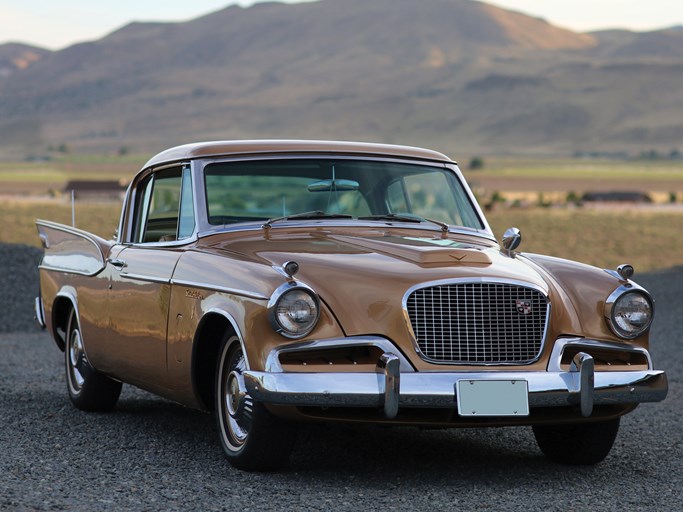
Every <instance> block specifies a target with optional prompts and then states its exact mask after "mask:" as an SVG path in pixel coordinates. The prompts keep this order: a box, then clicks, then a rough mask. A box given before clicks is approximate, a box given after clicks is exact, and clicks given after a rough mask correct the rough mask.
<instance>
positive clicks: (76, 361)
mask: <svg viewBox="0 0 683 512" xmlns="http://www.w3.org/2000/svg"><path fill="white" fill-rule="evenodd" d="M84 357H85V354H84V353H83V340H82V339H81V332H80V331H79V330H78V329H74V330H73V331H71V338H70V339H69V362H70V363H71V364H70V365H69V380H70V381H71V386H72V388H73V389H74V391H80V389H81V388H82V387H83V384H84V383H85V379H84V378H83V375H82V374H81V371H80V370H79V368H78V367H79V366H80V364H81V361H82V359H83V358H84Z"/></svg>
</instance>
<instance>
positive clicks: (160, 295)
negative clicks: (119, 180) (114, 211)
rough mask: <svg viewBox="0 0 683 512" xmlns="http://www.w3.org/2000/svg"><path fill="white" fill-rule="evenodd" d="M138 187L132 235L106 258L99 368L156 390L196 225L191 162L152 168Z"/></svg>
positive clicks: (164, 367)
mask: <svg viewBox="0 0 683 512" xmlns="http://www.w3.org/2000/svg"><path fill="white" fill-rule="evenodd" d="M183 186H184V187H185V193H183ZM188 189H189V194H188ZM136 191H137V193H136V194H135V197H136V200H135V204H134V205H133V207H134V208H135V209H136V211H135V219H136V220H135V221H134V229H133V230H132V232H131V240H130V241H129V242H128V243H125V244H120V245H117V246H115V247H114V248H113V249H112V251H111V253H110V258H109V259H108V261H107V265H108V267H111V272H110V274H111V281H110V285H109V295H108V311H109V315H108V316H109V318H108V324H109V325H108V329H107V336H106V339H105V340H103V347H102V349H103V350H104V351H105V352H106V357H105V358H103V359H104V362H99V366H98V368H100V369H101V370H102V371H104V372H106V373H109V374H110V375H113V376H115V377H118V378H119V379H121V380H123V381H125V382H130V383H132V384H137V385H139V386H140V387H144V388H147V389H151V390H154V389H155V388H157V387H158V386H163V383H164V380H165V376H166V373H167V365H166V340H167V329H168V316H169V303H170V297H171V278H172V276H173V271H174V269H175V266H176V264H177V262H178V259H179V258H180V256H181V254H182V251H183V245H184V244H183V239H185V238H187V236H188V232H189V233H190V234H192V231H193V229H194V215H193V212H194V210H193V208H192V189H191V179H190V171H189V168H180V167H178V168H173V169H165V170H163V171H158V172H155V173H152V174H151V175H150V176H149V177H148V178H147V179H145V180H143V181H142V182H141V183H140V184H139V185H138V187H137V189H136ZM183 202H184V203H185V204H183ZM187 212H190V214H189V215H188V213H187ZM188 220H190V221H191V223H188ZM179 239H180V240H179Z"/></svg>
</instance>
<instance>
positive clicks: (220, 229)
mask: <svg viewBox="0 0 683 512" xmlns="http://www.w3.org/2000/svg"><path fill="white" fill-rule="evenodd" d="M262 226H263V221H262V220H259V221H253V222H239V223H234V224H226V225H225V226H212V227H211V229H209V230H206V231H200V232H199V233H197V239H202V238H206V237H208V236H212V235H216V234H219V233H232V232H236V231H244V232H252V231H263V228H262ZM386 226H393V227H397V228H401V229H416V230H420V231H428V232H430V233H435V234H439V235H441V234H443V231H441V228H439V227H438V226H435V225H432V224H424V225H421V224H414V223H412V222H399V221H393V220H392V221H388V220H376V221H366V220H362V221H361V220H354V221H350V220H348V219H310V220H297V219H291V220H286V221H279V222H278V223H277V227H286V228H303V227H306V228H309V229H318V228H335V227H340V228H349V227H351V228H375V229H383V228H385V227H386ZM273 227H275V226H273ZM448 233H449V234H452V235H464V236H474V237H479V238H485V239H487V240H489V241H491V242H494V243H496V244H497V243H498V242H497V240H496V238H495V237H494V236H493V235H490V236H489V235H488V234H486V233H484V232H482V231H478V230H474V229H468V228H464V227H453V226H451V227H450V228H449V229H448ZM147 245H149V244H145V246H147Z"/></svg>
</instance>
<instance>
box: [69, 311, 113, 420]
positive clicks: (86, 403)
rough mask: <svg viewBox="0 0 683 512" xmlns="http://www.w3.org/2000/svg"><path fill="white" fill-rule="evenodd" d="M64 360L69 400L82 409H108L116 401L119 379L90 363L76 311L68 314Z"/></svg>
mask: <svg viewBox="0 0 683 512" xmlns="http://www.w3.org/2000/svg"><path fill="white" fill-rule="evenodd" d="M64 360H65V366H66V388H67V390H68V392H69V398H70V399H71V403H73V404H74V405H75V406H76V407H77V408H79V409H81V410H84V411H109V410H111V409H112V408H113V407H114V406H115V405H116V402H117V400H118V399H119V395H120V394H121V383H120V382H118V381H115V380H112V379H110V378H109V377H107V376H106V375H104V374H102V373H100V372H98V371H97V370H95V368H93V367H92V366H91V365H90V362H89V361H88V358H87V357H86V355H85V350H84V348H83V336H82V334H81V329H80V326H79V324H78V318H77V317H76V312H75V311H72V312H71V314H70V316H69V324H68V327H67V335H66V347H65V349H64Z"/></svg>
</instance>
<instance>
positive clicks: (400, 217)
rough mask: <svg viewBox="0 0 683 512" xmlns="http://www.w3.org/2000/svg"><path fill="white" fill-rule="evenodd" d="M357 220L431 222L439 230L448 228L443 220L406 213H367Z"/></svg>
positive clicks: (446, 231)
mask: <svg viewBox="0 0 683 512" xmlns="http://www.w3.org/2000/svg"><path fill="white" fill-rule="evenodd" d="M358 220H395V221H398V222H431V223H432V224H436V225H437V226H439V227H440V228H441V231H443V232H444V233H448V228H449V227H450V226H449V225H448V224H446V223H445V222H441V221H440V220H433V219H427V218H425V217H420V216H419V215H412V214H406V213H383V214H379V215H367V216H365V217H358Z"/></svg>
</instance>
